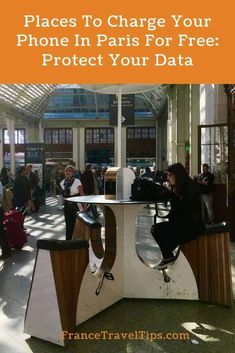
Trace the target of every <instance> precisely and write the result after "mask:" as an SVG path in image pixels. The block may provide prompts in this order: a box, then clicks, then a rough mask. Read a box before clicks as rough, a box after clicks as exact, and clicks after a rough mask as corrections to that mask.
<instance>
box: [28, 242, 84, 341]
mask: <svg viewBox="0 0 235 353" xmlns="http://www.w3.org/2000/svg"><path fill="white" fill-rule="evenodd" d="M37 248H38V250H37V256H36V262H35V266H34V272H33V278H32V283H31V288H30V294H29V299H28V303H27V309H26V316H25V328H24V332H25V333H28V334H29V335H31V336H35V337H38V338H42V339H44V340H46V341H50V342H53V343H56V344H59V345H62V346H64V345H65V340H64V338H63V335H62V332H63V331H68V332H75V331H76V313H77V303H78V297H79V293H80V287H81V283H82V280H83V276H84V273H85V271H86V268H87V265H88V242H87V241H86V240H68V241H66V240H44V239H42V240H38V242H37Z"/></svg>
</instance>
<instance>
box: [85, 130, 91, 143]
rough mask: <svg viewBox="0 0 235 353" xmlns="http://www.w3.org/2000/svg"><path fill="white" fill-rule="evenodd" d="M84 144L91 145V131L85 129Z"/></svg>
mask: <svg viewBox="0 0 235 353" xmlns="http://www.w3.org/2000/svg"><path fill="white" fill-rule="evenodd" d="M86 143H92V129H86Z"/></svg>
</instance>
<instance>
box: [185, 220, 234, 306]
mask: <svg viewBox="0 0 235 353" xmlns="http://www.w3.org/2000/svg"><path fill="white" fill-rule="evenodd" d="M181 251H182V252H183V254H184V255H185V257H186V258H187V260H188V262H189V264H190V266H191V268H192V270H193V273H194V275H195V279H196V282H197V286H198V294H199V300H201V301H206V302H211V303H218V304H224V305H232V304H233V296H232V275H231V261H230V237H229V224H228V223H226V222H221V223H218V224H213V225H208V226H207V228H206V230H205V232H204V233H203V234H202V235H201V236H199V237H198V238H197V239H195V240H192V241H191V242H188V243H185V244H183V245H182V246H181Z"/></svg>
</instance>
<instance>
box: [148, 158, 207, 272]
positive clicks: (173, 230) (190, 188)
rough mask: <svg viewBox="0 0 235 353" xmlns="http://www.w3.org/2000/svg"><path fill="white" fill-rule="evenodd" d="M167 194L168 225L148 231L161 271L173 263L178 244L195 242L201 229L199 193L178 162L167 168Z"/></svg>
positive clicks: (161, 224)
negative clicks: (158, 250) (156, 246)
mask: <svg viewBox="0 0 235 353" xmlns="http://www.w3.org/2000/svg"><path fill="white" fill-rule="evenodd" d="M166 172H167V179H168V189H169V191H168V193H167V197H168V199H169V200H170V204H171V210H170V213H169V216H168V219H169V221H168V222H162V223H157V224H156V225H155V226H154V228H153V229H152V234H153V237H154V238H155V240H156V242H157V243H158V245H159V247H160V249H161V252H162V255H163V258H162V260H161V261H160V262H159V263H158V264H157V269H159V270H162V269H163V268H165V267H167V265H168V264H169V263H171V262H174V261H175V257H174V254H173V250H174V249H175V248H177V246H178V245H180V244H183V243H186V242H188V241H190V240H193V239H195V238H196V237H197V236H199V235H200V233H201V232H202V231H203V230H204V228H205V226H204V223H203V222H202V219H201V193H200V188H199V187H198V185H196V184H194V183H193V181H192V179H191V178H190V177H189V176H188V174H187V172H186V170H185V168H184V167H183V165H182V164H180V163H175V164H172V165H171V166H169V167H168V169H167V171H166Z"/></svg>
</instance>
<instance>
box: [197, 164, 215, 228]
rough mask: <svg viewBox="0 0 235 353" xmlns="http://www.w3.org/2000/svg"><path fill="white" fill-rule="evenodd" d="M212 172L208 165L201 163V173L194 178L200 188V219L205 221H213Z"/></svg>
mask: <svg viewBox="0 0 235 353" xmlns="http://www.w3.org/2000/svg"><path fill="white" fill-rule="evenodd" d="M214 178H215V177H214V174H212V173H211V172H210V171H209V165H208V164H203V165H202V173H201V174H199V175H198V176H197V178H196V182H197V183H198V184H199V186H200V189H201V198H202V219H203V221H204V222H205V223H208V224H210V223H213V222H214V209H213V192H214Z"/></svg>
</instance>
